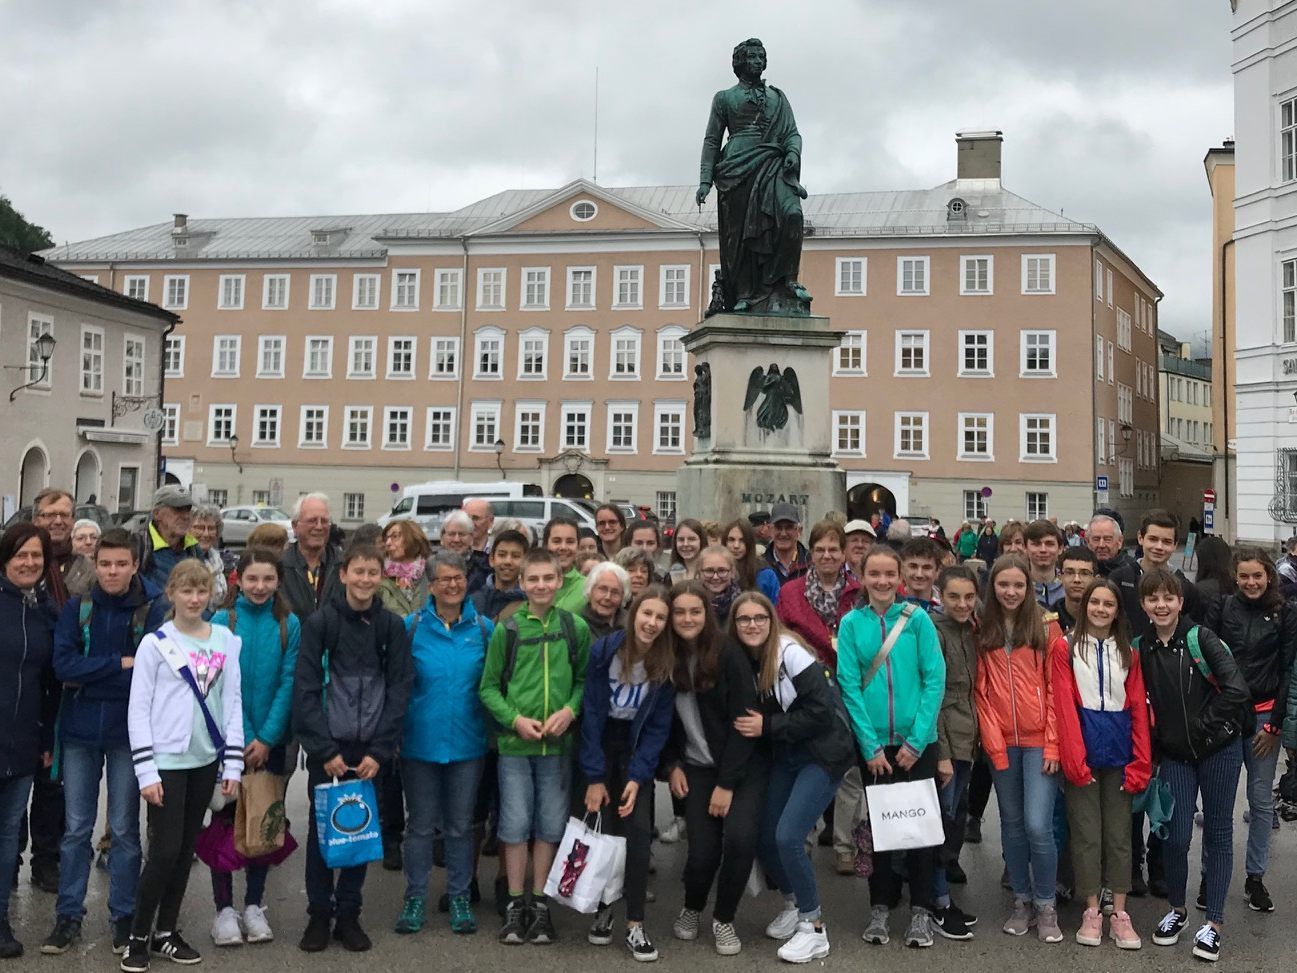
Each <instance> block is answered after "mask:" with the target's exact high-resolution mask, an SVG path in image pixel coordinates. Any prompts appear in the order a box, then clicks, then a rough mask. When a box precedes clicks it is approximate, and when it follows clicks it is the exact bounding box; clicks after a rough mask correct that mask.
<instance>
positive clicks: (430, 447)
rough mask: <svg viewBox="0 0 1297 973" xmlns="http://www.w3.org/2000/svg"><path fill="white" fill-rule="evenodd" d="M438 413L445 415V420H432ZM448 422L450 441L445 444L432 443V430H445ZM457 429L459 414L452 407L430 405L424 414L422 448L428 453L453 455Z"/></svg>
mask: <svg viewBox="0 0 1297 973" xmlns="http://www.w3.org/2000/svg"><path fill="white" fill-rule="evenodd" d="M439 413H446V415H447V418H434V416H436V415H437V414H439ZM447 422H449V430H450V441H449V442H446V443H434V442H433V441H432V433H433V430H434V429H444V428H446V425H447ZM458 429H459V413H458V410H456V408H455V407H454V406H453V405H430V406H428V407H427V409H426V410H425V412H424V423H423V448H424V451H425V452H430V453H453V452H454V451H455V440H456V438H457V437H456V435H455V433H456V432H457V431H458Z"/></svg>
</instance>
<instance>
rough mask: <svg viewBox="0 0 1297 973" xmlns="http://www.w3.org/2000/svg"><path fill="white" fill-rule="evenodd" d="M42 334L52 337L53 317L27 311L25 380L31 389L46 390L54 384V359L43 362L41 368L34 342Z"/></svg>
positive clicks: (36, 346)
mask: <svg viewBox="0 0 1297 973" xmlns="http://www.w3.org/2000/svg"><path fill="white" fill-rule="evenodd" d="M42 335H49V336H50V337H54V319H53V318H52V317H50V316H49V315H48V314H37V313H36V312H35V311H29V312H28V313H27V381H28V382H29V383H30V388H31V389H39V390H41V391H43V392H48V391H49V390H50V389H51V388H52V387H53V385H54V359H53V358H51V359H50V360H49V361H47V362H44V363H43V368H42V362H41V357H40V355H39V354H38V351H39V346H38V345H37V344H36V340H37V339H38V338H40V337H41V336H42ZM19 367H20V368H21V366H19ZM42 372H43V373H44V374H43V375H42ZM29 391H30V389H29Z"/></svg>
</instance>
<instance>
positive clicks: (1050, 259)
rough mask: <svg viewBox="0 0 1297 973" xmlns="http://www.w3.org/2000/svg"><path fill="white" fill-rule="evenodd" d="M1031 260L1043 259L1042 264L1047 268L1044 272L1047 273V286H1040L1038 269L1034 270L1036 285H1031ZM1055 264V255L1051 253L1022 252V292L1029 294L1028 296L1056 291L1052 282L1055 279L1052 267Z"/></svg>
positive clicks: (1055, 286) (1053, 267)
mask: <svg viewBox="0 0 1297 973" xmlns="http://www.w3.org/2000/svg"><path fill="white" fill-rule="evenodd" d="M1032 261H1044V265H1045V266H1046V267H1047V268H1048V270H1047V271H1046V272H1047V273H1048V274H1049V286H1048V287H1041V286H1040V271H1039V270H1037V271H1036V286H1035V287H1032V286H1031V284H1030V280H1031V263H1032ZM1056 264H1057V261H1056V260H1055V255H1054V254H1052V253H1024V254H1023V255H1022V293H1023V294H1024V295H1029V296H1038V295H1041V294H1054V293H1057V285H1056V284H1055V282H1054V281H1055V278H1054V269H1055V266H1056Z"/></svg>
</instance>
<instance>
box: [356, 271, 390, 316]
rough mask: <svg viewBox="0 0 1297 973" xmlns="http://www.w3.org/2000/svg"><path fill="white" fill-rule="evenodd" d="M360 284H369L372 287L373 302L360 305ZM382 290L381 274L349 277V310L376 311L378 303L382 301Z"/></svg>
mask: <svg viewBox="0 0 1297 973" xmlns="http://www.w3.org/2000/svg"><path fill="white" fill-rule="evenodd" d="M362 282H371V283H373V285H374V300H373V302H372V303H370V304H362V303H360V286H361V283H362ZM382 289H383V275H382V274H353V275H352V277H351V309H352V310H353V311H377V310H378V308H379V301H381V300H382Z"/></svg>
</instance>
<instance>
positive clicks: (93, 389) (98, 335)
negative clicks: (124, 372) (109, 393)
mask: <svg viewBox="0 0 1297 973" xmlns="http://www.w3.org/2000/svg"><path fill="white" fill-rule="evenodd" d="M38 374H39V373H38ZM81 394H82V395H103V394H104V329H103V328H95V327H91V326H90V325H88V324H83V325H81Z"/></svg>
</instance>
